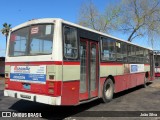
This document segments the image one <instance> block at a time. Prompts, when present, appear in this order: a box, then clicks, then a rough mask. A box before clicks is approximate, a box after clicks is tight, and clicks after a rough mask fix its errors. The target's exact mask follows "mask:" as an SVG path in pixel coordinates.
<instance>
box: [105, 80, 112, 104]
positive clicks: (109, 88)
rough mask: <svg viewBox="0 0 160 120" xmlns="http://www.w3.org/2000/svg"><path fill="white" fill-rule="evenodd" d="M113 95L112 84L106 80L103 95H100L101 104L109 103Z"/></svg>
mask: <svg viewBox="0 0 160 120" xmlns="http://www.w3.org/2000/svg"><path fill="white" fill-rule="evenodd" d="M113 94H114V83H113V81H112V80H111V79H110V78H108V79H107V80H106V81H105V83H104V86H103V94H102V99H103V102H104V103H106V102H110V101H111V100H112V98H113Z"/></svg>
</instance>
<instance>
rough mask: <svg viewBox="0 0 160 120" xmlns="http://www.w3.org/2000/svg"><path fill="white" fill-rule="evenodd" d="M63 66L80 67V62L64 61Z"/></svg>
mask: <svg viewBox="0 0 160 120" xmlns="http://www.w3.org/2000/svg"><path fill="white" fill-rule="evenodd" d="M63 65H80V62H79V61H78V62H68V61H64V62H63Z"/></svg>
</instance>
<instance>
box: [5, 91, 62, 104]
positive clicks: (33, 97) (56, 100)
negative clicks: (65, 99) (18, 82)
mask: <svg viewBox="0 0 160 120" xmlns="http://www.w3.org/2000/svg"><path fill="white" fill-rule="evenodd" d="M4 96H10V97H15V98H19V99H24V100H29V101H34V102H39V103H44V104H49V105H61V96H58V97H51V96H46V95H38V94H33V93H26V92H19V91H14V90H4Z"/></svg>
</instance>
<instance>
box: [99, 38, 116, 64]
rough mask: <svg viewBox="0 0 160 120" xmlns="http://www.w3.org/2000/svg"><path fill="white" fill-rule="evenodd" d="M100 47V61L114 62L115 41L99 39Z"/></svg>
mask: <svg viewBox="0 0 160 120" xmlns="http://www.w3.org/2000/svg"><path fill="white" fill-rule="evenodd" d="M101 46H102V47H101V48H102V49H101V57H102V60H107V61H115V60H116V53H115V40H114V39H112V38H101Z"/></svg>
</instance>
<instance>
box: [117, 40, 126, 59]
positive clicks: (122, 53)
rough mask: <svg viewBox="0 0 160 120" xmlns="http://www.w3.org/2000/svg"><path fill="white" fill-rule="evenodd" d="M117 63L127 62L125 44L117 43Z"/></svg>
mask: <svg viewBox="0 0 160 120" xmlns="http://www.w3.org/2000/svg"><path fill="white" fill-rule="evenodd" d="M116 50H117V61H127V45H126V44H125V43H123V42H116Z"/></svg>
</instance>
